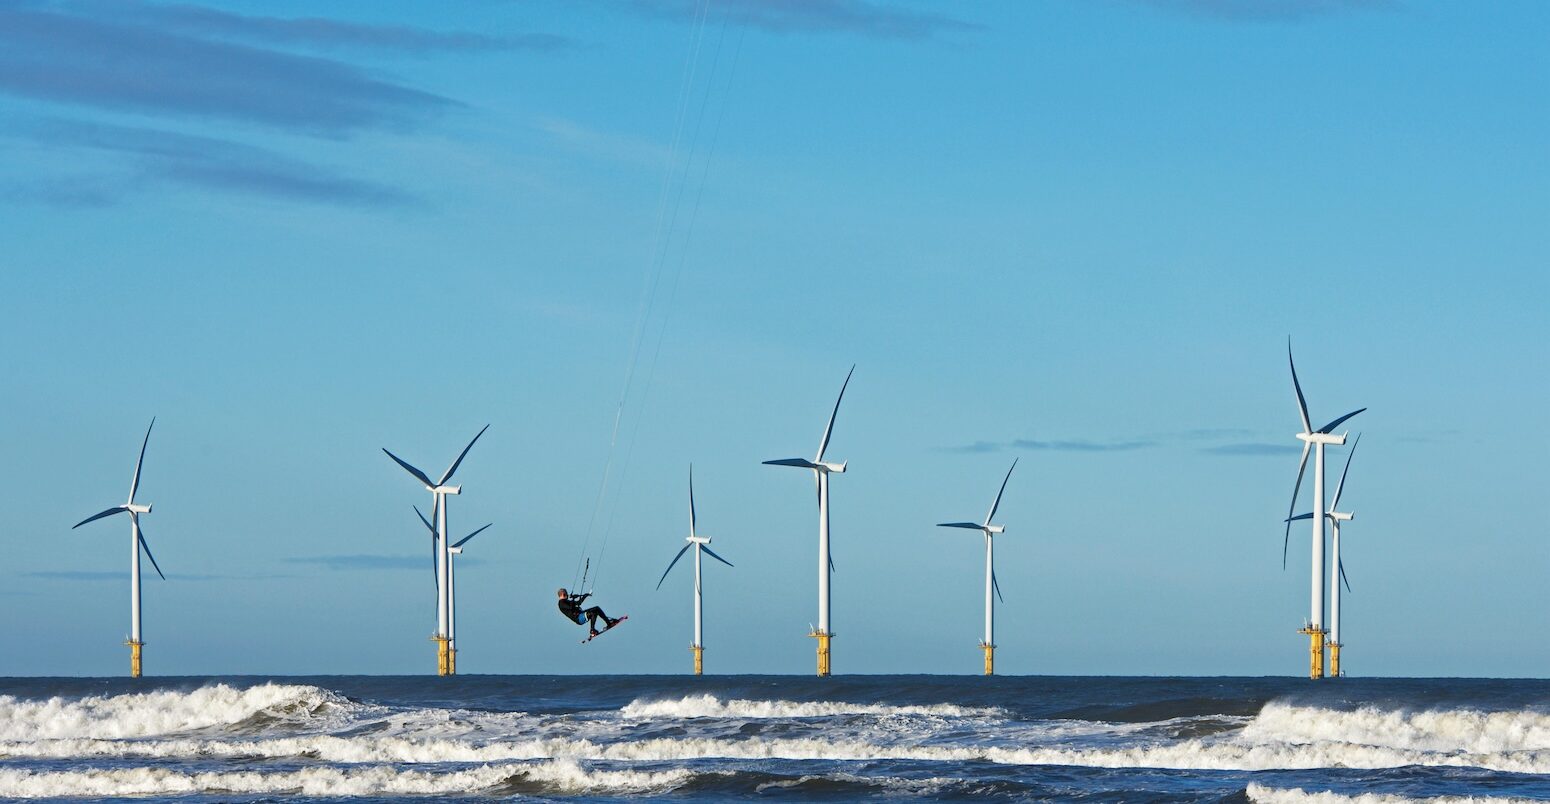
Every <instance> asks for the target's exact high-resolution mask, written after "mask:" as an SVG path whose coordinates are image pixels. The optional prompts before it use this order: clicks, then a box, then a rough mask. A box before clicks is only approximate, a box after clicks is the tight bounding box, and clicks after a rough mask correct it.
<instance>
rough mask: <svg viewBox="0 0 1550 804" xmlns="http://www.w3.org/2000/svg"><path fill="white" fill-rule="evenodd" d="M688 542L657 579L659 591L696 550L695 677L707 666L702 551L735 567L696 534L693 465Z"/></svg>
mask: <svg viewBox="0 0 1550 804" xmlns="http://www.w3.org/2000/svg"><path fill="white" fill-rule="evenodd" d="M686 541H687V542H688V544H686V545H684V546H683V547H682V548H680V549H679V550H678V555H676V556H673V560H672V561H669V562H668V564H667V569H665V570H663V571H662V577H661V578H658V579H657V588H658V589H661V588H662V582H663V581H665V580H667V574H668V573H669V572H672V571H673V565H675V564H677V563H678V559H680V558H683V557H684V553H685V552H686V551H688V549H689V548H690V547H693V548H694V643H693V644H691V645H690V646H689V649H690V650H692V651H694V674H695V675H700V674H702V673H703V672H704V666H705V665H704V661H703V659H704V656H705V632H704V630H703V624H704V621H705V617H704V611H705V601H704V597H703V591H702V589H701V587H700V553H701V552H702V551H703V552H706V553H709V554H710V557H711V558H714V559H716V560H717V561H720V562H721V563H723V564H725V565H727V566H729V567H730V566H733V565H732V562H730V561H728V560H726V559H724V558H722V557H721V556H718V555H716V551H714V550H712V549H710V537H709V536H701V535H699V534H698V533H696V532H695V530H694V466H693V464H691V465H690V466H689V538H688V539H686Z"/></svg>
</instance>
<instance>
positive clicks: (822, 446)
mask: <svg viewBox="0 0 1550 804" xmlns="http://www.w3.org/2000/svg"><path fill="white" fill-rule="evenodd" d="M855 373H856V365H855V364H854V363H852V364H851V366H850V374H846V375H845V384H844V385H841V386H840V398H839V399H836V400H834V412H833V413H830V414H829V424H828V426H826V427H824V428H823V440H822V441H819V442H818V457H816V458H814V459H813V460H814V461H821V460H823V453H824V452H825V451H826V450H828V449H829V436H830V435H833V434H834V417H836V416H838V415H840V402H842V401H844V399H845V389H846V388H847V387H848V386H849V385H850V375H851V374H855Z"/></svg>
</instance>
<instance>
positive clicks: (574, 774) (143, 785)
mask: <svg viewBox="0 0 1550 804" xmlns="http://www.w3.org/2000/svg"><path fill="white" fill-rule="evenodd" d="M691 778H693V774H692V773H690V772H689V771H686V770H671V771H659V772H646V771H634V770H618V771H615V770H592V769H587V768H584V767H582V766H581V765H579V764H577V763H575V762H571V761H556V762H542V763H536V764H525V765H518V764H508V765H482V766H480V767H477V768H469V769H466V770H458V771H446V772H431V771H419V770H403V769H398V768H394V767H392V766H371V767H347V768H306V769H303V770H295V771H274V772H265V771H213V772H207V773H183V772H179V771H174V770H169V769H165V768H157V767H149V768H112V769H94V770H78V771H42V772H33V771H25V770H8V769H0V798H49V797H87V796H115V797H116V796H135V795H138V796H148V795H183V794H190V793H220V794H278V793H286V794H298V795H303V796H381V795H437V794H459V793H462V794H467V793H479V792H482V791H491V790H496V789H498V788H499V787H501V786H502V785H507V784H514V783H528V784H532V783H537V785H538V786H539V787H540V788H542V789H543V790H545V791H552V792H557V793H586V792H607V793H611V794H643V793H663V792H667V791H669V790H672V789H673V788H676V787H679V786H681V785H682V784H684V783H685V782H687V781H688V780H689V779H691Z"/></svg>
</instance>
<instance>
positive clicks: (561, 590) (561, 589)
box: [555, 587, 569, 597]
mask: <svg viewBox="0 0 1550 804" xmlns="http://www.w3.org/2000/svg"><path fill="white" fill-rule="evenodd" d="M555 594H556V595H558V596H559V597H569V595H566V594H565V588H564V587H561V588H560V590H559V591H557V592H556V593H555Z"/></svg>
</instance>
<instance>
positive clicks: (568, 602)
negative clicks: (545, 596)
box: [559, 592, 614, 633]
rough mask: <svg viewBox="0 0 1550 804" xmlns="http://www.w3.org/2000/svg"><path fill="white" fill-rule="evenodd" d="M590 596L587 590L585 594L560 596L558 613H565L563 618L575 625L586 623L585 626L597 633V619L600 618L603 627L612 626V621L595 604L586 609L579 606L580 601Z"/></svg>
mask: <svg viewBox="0 0 1550 804" xmlns="http://www.w3.org/2000/svg"><path fill="white" fill-rule="evenodd" d="M591 596H592V594H591V593H590V592H588V593H586V594H580V595H571V596H570V597H562V598H560V603H559V605H560V613H561V614H563V615H565V619H567V620H570V621H571V622H573V623H575V624H577V625H581V624H582V623H586V624H587V626H588V627H590V628H591V629H592V632H593V633H597V621H598V619H599V618H602V620H603V627H604V628H612V627H614V621H613V620H610V619H609V618H608V615H607V614H604V613H603V610H602V609H600V608H598V607H597V606H593V607H591V608H588V609H583V608H582V607H581V601H583V600H586V599H587V598H589V597H591Z"/></svg>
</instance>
